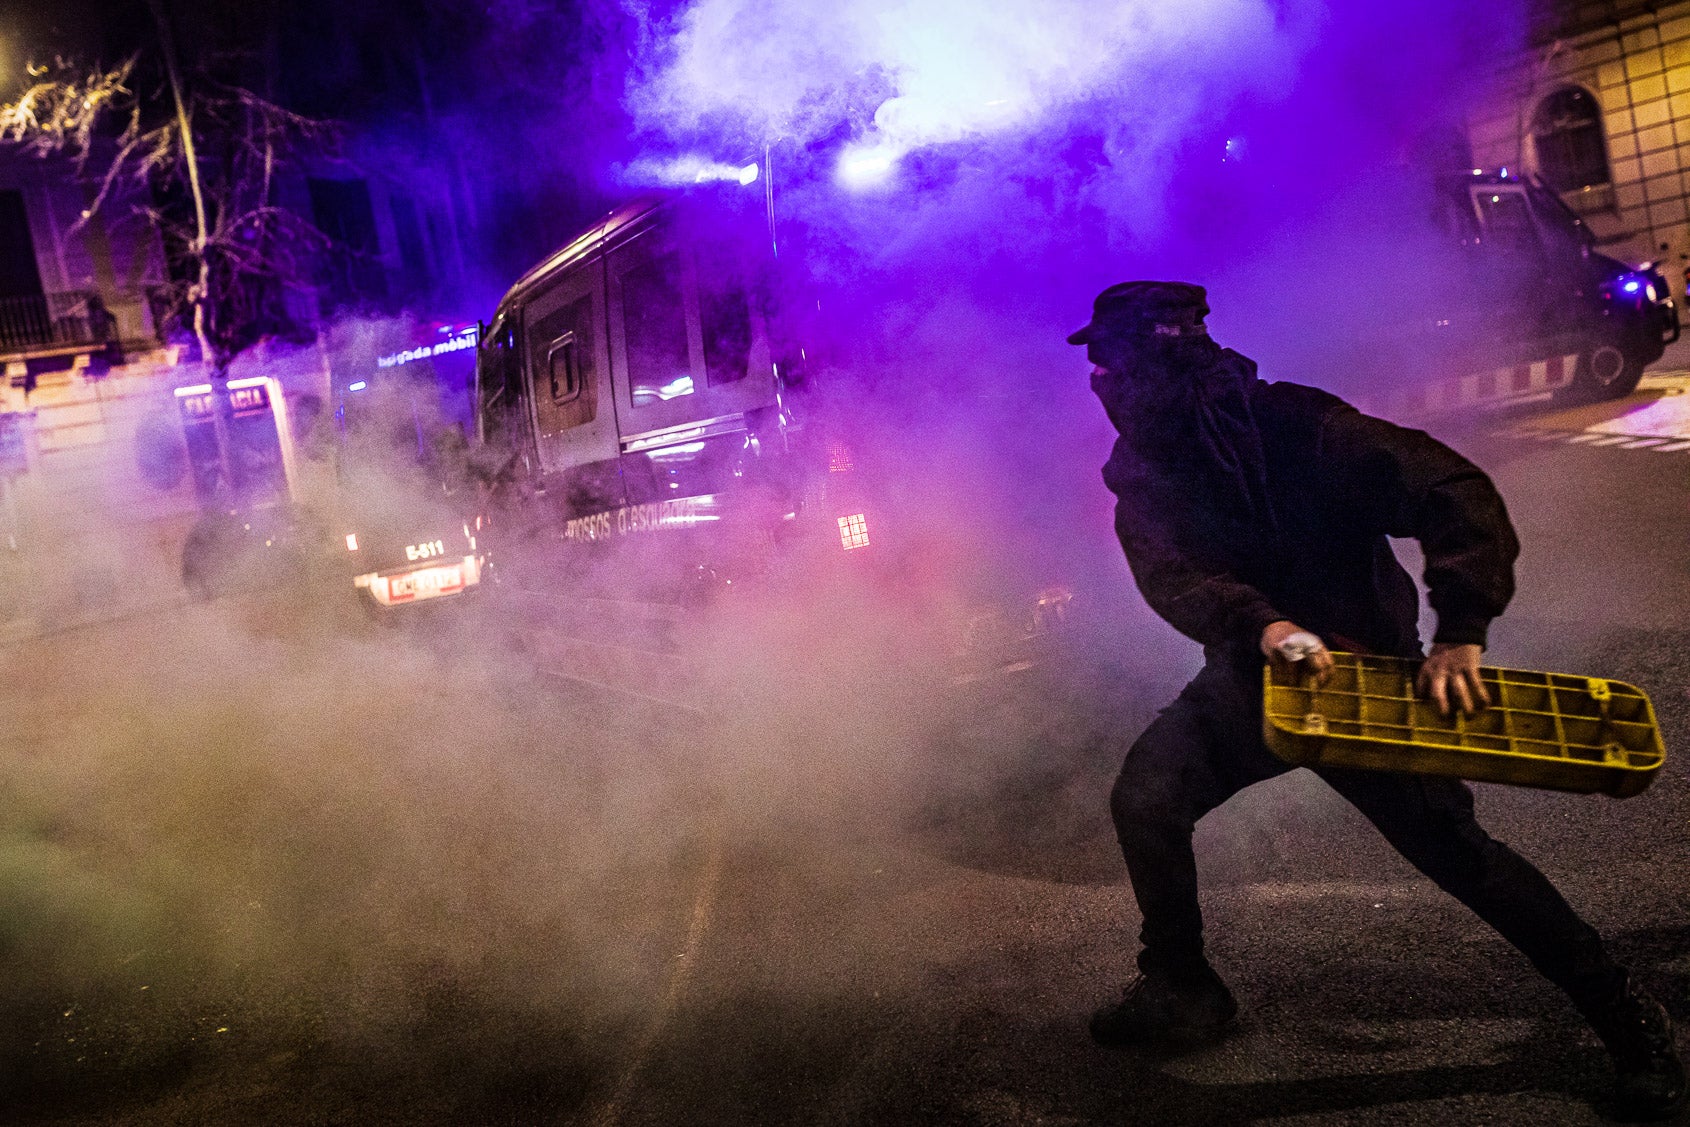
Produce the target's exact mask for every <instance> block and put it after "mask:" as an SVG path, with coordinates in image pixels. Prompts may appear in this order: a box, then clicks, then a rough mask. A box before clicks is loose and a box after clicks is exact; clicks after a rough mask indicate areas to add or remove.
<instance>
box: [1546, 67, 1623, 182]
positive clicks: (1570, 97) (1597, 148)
mask: <svg viewBox="0 0 1690 1127" xmlns="http://www.w3.org/2000/svg"><path fill="white" fill-rule="evenodd" d="M1532 144H1533V145H1534V146H1535V147H1536V149H1537V170H1538V174H1539V175H1540V176H1542V177H1543V179H1544V181H1545V182H1546V183H1547V184H1548V185H1549V186H1550V187H1551V188H1554V189H1555V190H1556V191H1558V192H1575V191H1577V190H1578V189H1580V188H1589V187H1592V186H1594V185H1597V184H1606V183H1608V181H1609V175H1608V147H1607V144H1606V143H1605V142H1604V141H1603V139H1602V110H1601V107H1600V106H1598V105H1597V104H1596V99H1595V97H1593V96H1592V95H1591V93H1590V91H1588V90H1586V89H1584V88H1583V87H1579V86H1563V87H1562V88H1561V89H1559V90H1557V91H1555V92H1554V93H1553V94H1551V95H1549V96H1548V97H1547V98H1545V99H1543V101H1541V102H1539V103H1538V104H1537V112H1536V113H1534V114H1532Z"/></svg>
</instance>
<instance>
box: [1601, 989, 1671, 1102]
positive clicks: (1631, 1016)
mask: <svg viewBox="0 0 1690 1127" xmlns="http://www.w3.org/2000/svg"><path fill="white" fill-rule="evenodd" d="M1590 1024H1591V1025H1592V1026H1593V1027H1594V1028H1595V1030H1596V1034H1597V1036H1599V1037H1601V1038H1602V1043H1603V1044H1604V1045H1606V1046H1607V1047H1608V1055H1609V1056H1611V1057H1613V1060H1614V1102H1615V1104H1616V1105H1617V1111H1618V1113H1619V1115H1620V1116H1621V1117H1622V1118H1624V1119H1627V1120H1649V1119H1666V1118H1668V1117H1669V1116H1671V1115H1673V1114H1675V1113H1676V1112H1678V1111H1679V1110H1680V1109H1681V1108H1683V1107H1684V1092H1685V1083H1684V1065H1683V1063H1682V1062H1680V1061H1679V1059H1678V1049H1677V1047H1676V1046H1675V1045H1674V1044H1673V1035H1672V1018H1670V1017H1668V1016H1667V1011H1666V1007H1665V1006H1663V1005H1661V1004H1660V1003H1659V1002H1657V1001H1656V1000H1655V999H1654V998H1653V997H1651V996H1650V995H1649V993H1648V992H1647V991H1645V990H1644V989H1643V988H1642V987H1641V986H1638V985H1637V984H1636V983H1635V982H1630V983H1627V985H1626V989H1625V993H1623V994H1621V995H1620V997H1619V998H1618V1000H1616V1001H1614V1002H1612V1003H1610V1004H1609V1005H1607V1006H1605V1007H1603V1008H1602V1010H1601V1011H1600V1012H1598V1013H1596V1014H1594V1015H1592V1017H1591V1021H1590Z"/></svg>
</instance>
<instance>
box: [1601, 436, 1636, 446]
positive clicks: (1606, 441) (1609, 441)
mask: <svg viewBox="0 0 1690 1127" xmlns="http://www.w3.org/2000/svg"><path fill="white" fill-rule="evenodd" d="M1635 437H1636V435H1631V434H1615V435H1610V436H1608V437H1607V438H1598V439H1597V440H1596V441H1595V442H1592V443H1591V445H1592V446H1618V445H1619V444H1620V443H1622V442H1629V441H1631V439H1633V438H1635Z"/></svg>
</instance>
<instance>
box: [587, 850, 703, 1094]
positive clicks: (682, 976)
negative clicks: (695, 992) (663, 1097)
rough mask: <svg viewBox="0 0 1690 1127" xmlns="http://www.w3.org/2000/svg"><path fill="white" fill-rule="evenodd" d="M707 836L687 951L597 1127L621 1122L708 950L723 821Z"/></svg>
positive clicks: (676, 967) (679, 959)
mask: <svg viewBox="0 0 1690 1127" xmlns="http://www.w3.org/2000/svg"><path fill="white" fill-rule="evenodd" d="M707 833H708V834H709V837H708V838H707V840H706V842H705V846H704V848H705V854H704V867H703V871H702V872H700V873H699V876H698V892H697V893H696V894H695V895H694V897H693V902H692V916H691V919H690V920H689V921H688V922H687V943H686V947H685V948H684V949H683V950H682V952H681V954H680V957H679V958H678V959H676V961H675V970H674V973H673V974H671V975H670V976H669V986H668V989H667V990H665V991H664V993H663V1001H662V1002H661V1003H659V1005H658V1007H657V1012H656V1013H655V1014H654V1015H652V1019H651V1023H650V1024H649V1025H647V1026H646V1028H645V1032H643V1033H642V1034H641V1035H640V1039H639V1040H638V1041H637V1042H636V1043H635V1045H634V1051H633V1055H632V1059H630V1060H629V1062H628V1067H627V1069H626V1071H624V1072H623V1073H622V1078H621V1080H620V1081H618V1083H617V1085H616V1091H615V1093H614V1094H613V1095H612V1096H611V1097H610V1102H609V1103H606V1104H604V1105H602V1106H601V1107H600V1108H599V1112H598V1114H597V1115H595V1116H594V1117H593V1123H594V1124H595V1127H614V1125H615V1124H616V1123H618V1122H620V1121H621V1119H622V1109H623V1107H624V1106H625V1105H626V1104H627V1102H628V1097H629V1096H631V1095H633V1093H634V1086H635V1084H636V1083H637V1082H638V1081H639V1078H640V1073H641V1072H643V1071H644V1070H645V1065H646V1061H647V1060H648V1059H649V1058H650V1057H651V1051H652V1049H653V1048H655V1047H656V1046H657V1039H658V1037H659V1036H660V1035H661V1034H662V1033H663V1030H664V1028H665V1027H666V1026H667V1025H668V1024H669V1019H670V1018H671V1017H673V1016H674V1013H675V1010H676V1009H677V1008H679V1006H680V1001H681V995H683V994H685V993H686V990H687V986H688V985H689V984H690V983H691V982H692V978H693V974H694V972H695V971H696V970H697V969H698V953H699V951H700V950H702V949H703V947H704V935H705V932H707V931H709V930H710V917H711V914H712V912H713V911H714V910H715V907H716V897H717V894H718V892H719V891H720V889H721V884H722V869H723V867H724V860H723V854H724V852H725V849H724V846H723V843H722V822H721V819H720V818H716V819H713V820H712V821H711V822H710V823H709V826H708V830H707Z"/></svg>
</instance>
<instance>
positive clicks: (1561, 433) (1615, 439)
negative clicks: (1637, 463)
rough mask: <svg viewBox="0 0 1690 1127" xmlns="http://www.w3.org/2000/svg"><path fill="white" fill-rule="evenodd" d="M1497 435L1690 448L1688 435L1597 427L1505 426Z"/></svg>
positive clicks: (1670, 450) (1656, 449)
mask: <svg viewBox="0 0 1690 1127" xmlns="http://www.w3.org/2000/svg"><path fill="white" fill-rule="evenodd" d="M1490 433H1491V435H1492V436H1493V437H1496V438H1511V439H1513V440H1515V441H1516V442H1558V443H1561V444H1562V445H1568V446H1591V447H1595V446H1612V447H1616V448H1618V449H1620V450H1649V451H1651V452H1653V453H1656V454H1678V453H1682V452H1684V451H1686V450H1690V438H1684V437H1680V436H1678V435H1671V436H1666V437H1663V436H1661V435H1641V434H1610V433H1608V432H1606V431H1596V430H1577V431H1574V430H1539V429H1537V428H1536V427H1504V428H1503V429H1501V430H1495V431H1491V432H1490Z"/></svg>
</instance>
